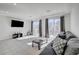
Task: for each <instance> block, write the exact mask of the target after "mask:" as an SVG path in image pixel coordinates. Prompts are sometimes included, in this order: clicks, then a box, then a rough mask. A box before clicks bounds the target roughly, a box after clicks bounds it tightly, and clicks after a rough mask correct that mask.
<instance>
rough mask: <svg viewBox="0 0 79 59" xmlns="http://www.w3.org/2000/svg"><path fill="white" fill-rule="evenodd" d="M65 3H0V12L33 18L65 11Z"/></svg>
mask: <svg viewBox="0 0 79 59" xmlns="http://www.w3.org/2000/svg"><path fill="white" fill-rule="evenodd" d="M70 5H71V4H66V3H63V4H62V3H16V4H14V3H0V14H1V15H5V16H11V17H15V18H20V19H26V20H27V19H35V18H39V17H43V16H47V15H51V14H56V13H63V12H64V13H67V12H69V11H70V9H71V8H70Z"/></svg>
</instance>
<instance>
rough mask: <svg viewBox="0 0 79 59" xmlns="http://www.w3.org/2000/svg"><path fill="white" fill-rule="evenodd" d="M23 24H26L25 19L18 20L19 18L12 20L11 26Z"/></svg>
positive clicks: (21, 25)
mask: <svg viewBox="0 0 79 59" xmlns="http://www.w3.org/2000/svg"><path fill="white" fill-rule="evenodd" d="M23 26H24V22H23V21H17V20H12V21H11V27H23Z"/></svg>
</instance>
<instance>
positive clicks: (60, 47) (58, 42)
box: [53, 38, 67, 55]
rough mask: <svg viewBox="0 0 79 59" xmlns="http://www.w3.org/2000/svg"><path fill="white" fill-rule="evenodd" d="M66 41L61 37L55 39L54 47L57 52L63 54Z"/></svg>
mask: <svg viewBox="0 0 79 59" xmlns="http://www.w3.org/2000/svg"><path fill="white" fill-rule="evenodd" d="M66 42H67V41H66V40H63V39H61V38H56V39H55V40H54V41H53V49H54V50H55V52H56V54H58V55H62V53H63V51H64V47H65V45H66Z"/></svg>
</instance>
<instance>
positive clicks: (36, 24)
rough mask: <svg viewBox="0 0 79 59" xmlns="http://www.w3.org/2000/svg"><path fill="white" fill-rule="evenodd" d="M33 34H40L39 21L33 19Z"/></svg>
mask: <svg viewBox="0 0 79 59" xmlns="http://www.w3.org/2000/svg"><path fill="white" fill-rule="evenodd" d="M33 35H34V36H39V21H33Z"/></svg>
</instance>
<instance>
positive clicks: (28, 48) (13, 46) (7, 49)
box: [0, 39, 51, 55]
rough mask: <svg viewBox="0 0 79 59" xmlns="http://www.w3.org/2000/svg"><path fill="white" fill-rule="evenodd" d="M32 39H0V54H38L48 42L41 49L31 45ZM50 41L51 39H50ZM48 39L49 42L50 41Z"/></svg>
mask: <svg viewBox="0 0 79 59" xmlns="http://www.w3.org/2000/svg"><path fill="white" fill-rule="evenodd" d="M32 40H33V39H29V40H27V39H25V40H16V39H9V40H1V41H0V55H38V54H40V53H41V51H42V50H43V49H44V47H45V46H46V45H47V44H48V43H47V44H45V45H43V46H42V49H41V50H38V47H37V46H35V47H32V43H31V42H32ZM50 41H51V40H50ZM50 41H49V42H50Z"/></svg>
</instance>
